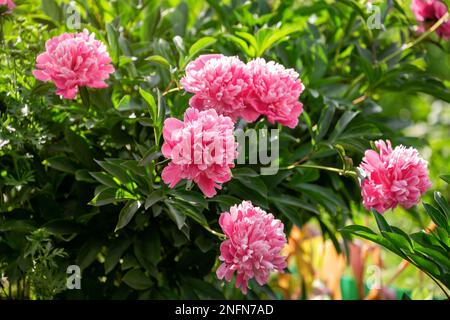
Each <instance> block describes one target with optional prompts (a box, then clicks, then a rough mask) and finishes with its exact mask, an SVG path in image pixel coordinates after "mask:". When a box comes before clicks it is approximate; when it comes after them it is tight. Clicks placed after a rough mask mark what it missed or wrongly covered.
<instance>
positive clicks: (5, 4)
mask: <svg viewBox="0 0 450 320" xmlns="http://www.w3.org/2000/svg"><path fill="white" fill-rule="evenodd" d="M15 7H16V4H15V3H14V1H12V0H0V14H10V13H11V12H12V11H13V9H14V8H15Z"/></svg>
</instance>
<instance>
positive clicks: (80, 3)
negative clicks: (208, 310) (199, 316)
mask: <svg viewBox="0 0 450 320" xmlns="http://www.w3.org/2000/svg"><path fill="white" fill-rule="evenodd" d="M447 5H448V3H446V2H445V1H438V0H432V1H429V0H428V1H426V0H413V1H402V0H388V1H366V0H358V1H356V0H355V1H350V0H340V1H333V0H314V1H294V0H287V1H265V0H262V1H240V0H233V1H225V2H221V1H216V0H205V1H198V0H170V1H159V0H139V1H138V0H133V1H130V0H128V1H127V0H117V1H107V0H96V1H91V0H77V1H70V2H69V1H60V0H42V1H31V0H30V1H28V0H23V1H11V0H6V1H1V0H0V8H1V9H0V12H1V13H0V66H1V77H0V115H1V118H0V119H1V120H0V121H1V131H0V191H1V197H0V276H1V282H0V286H1V287H0V289H1V291H0V298H18V299H28V298H33V299H34V298H36V299H51V298H64V299H75V298H83V299H179V298H182V299H223V298H227V299H232V298H243V297H246V298H249V299H263V298H277V297H280V295H279V294H278V291H277V286H276V284H275V281H273V280H274V279H275V278H276V277H277V274H279V273H283V272H290V271H291V270H290V266H289V264H288V261H286V256H285V253H284V251H283V248H284V247H285V244H286V242H287V238H288V236H289V233H290V230H291V229H292V228H293V226H298V227H302V226H304V225H306V224H307V223H316V224H317V225H318V226H319V228H320V231H321V233H322V236H323V238H324V239H329V240H330V241H331V242H332V243H333V245H334V247H335V250H336V252H338V253H344V254H347V255H348V254H349V250H348V248H349V244H350V243H351V242H352V241H355V239H356V238H364V239H367V240H369V241H371V242H374V243H376V244H377V245H379V246H381V247H383V248H385V249H387V250H389V251H390V252H393V253H394V254H396V255H398V256H399V257H401V258H403V259H405V260H406V261H407V262H408V263H410V264H412V265H414V266H416V267H417V268H418V269H420V270H422V271H423V272H424V273H425V274H426V275H428V276H429V277H430V278H431V279H432V280H433V281H434V282H435V284H436V286H438V287H439V288H440V289H441V290H442V291H443V292H444V293H445V294H446V295H447V297H449V292H450V291H449V290H450V256H449V253H450V237H449V233H450V222H449V221H450V206H449V204H448V201H447V198H448V196H449V187H448V185H447V184H446V182H447V183H449V182H450V178H449V176H448V175H446V173H448V172H450V167H449V165H448V163H450V162H449V161H450V156H449V152H448V142H449V140H448V124H449V123H448V119H447V120H446V119H445V116H444V115H445V113H444V112H445V111H444V110H443V108H440V109H439V108H437V107H436V108H435V109H433V110H431V107H430V106H434V105H436V103H438V104H439V105H441V106H442V105H443V106H446V107H447V108H448V103H450V91H449V83H450V82H449V81H450V78H449V74H450V73H449V70H450V62H449V59H448V58H449V51H450V45H449V42H448V39H449V38H450V21H448V18H449V13H448V9H447ZM424 101H425V102H424ZM417 106H418V107H417ZM419 109H420V110H422V109H423V110H429V111H427V112H425V113H426V114H425V115H424V114H423V111H420V110H419ZM405 110H406V111H405ZM412 113H413V115H412V116H411V114H412ZM428 113H429V114H430V115H428ZM432 115H434V116H433V117H434V118H433V119H434V120H433V122H432V124H430V125H429V126H432V129H430V130H428V131H426V134H424V135H423V136H422V137H420V136H414V135H411V136H409V135H408V128H411V125H412V124H413V123H414V122H419V121H422V120H423V119H426V120H427V119H428V120H429V119H431V118H432ZM440 115H442V116H440ZM427 117H428V118H427ZM430 121H431V120H430ZM446 121H447V122H446ZM239 130H240V131H239ZM236 132H241V133H242V134H243V139H237V138H236V136H237V133H236ZM269 132H270V134H269ZM409 132H411V130H410V131H409ZM430 132H432V133H433V134H429V133H430ZM264 140H269V142H267V141H264ZM427 140H429V141H430V140H431V141H432V142H433V144H432V145H431V147H427V145H429V141H427ZM274 141H275V142H276V143H275V142H274ZM446 148H447V149H446ZM418 150H421V151H423V150H428V152H424V153H423V154H422V152H419V151H418ZM430 150H431V155H430ZM268 154H271V156H270V158H269V159H270V163H269V162H268V161H262V160H261V159H262V155H268ZM258 159H259V161H258ZM268 166H270V167H271V168H275V170H270V171H264V170H265V169H267V167H268ZM440 175H441V178H442V179H439V176H440ZM430 188H432V189H434V193H433V192H430V191H429V190H430ZM438 189H441V192H439V191H438ZM431 194H434V197H433V199H434V200H433V201H434V202H435V204H428V203H430V201H431V200H430V199H431ZM422 198H426V202H423V203H420V202H421V201H422ZM427 202H428V203H427ZM396 208H397V209H396ZM402 208H403V209H402ZM395 210H408V212H410V213H411V216H412V217H416V219H417V220H418V221H419V222H420V228H419V230H415V231H414V232H410V231H411V230H403V229H402V228H401V227H396V226H394V225H393V224H392V223H389V222H388V221H389V216H390V215H395V214H396V213H395V212H396V211H395ZM362 217H371V218H373V219H374V221H376V224H377V226H378V229H379V232H380V233H376V232H375V231H373V230H372V229H371V228H369V227H368V226H367V225H365V224H363V223H362ZM411 219H413V218H411ZM426 226H429V227H428V228H426ZM421 229H422V230H424V231H420V230H421ZM73 265H75V266H78V267H79V268H80V270H81V290H76V289H73V290H70V289H69V288H68V287H67V286H66V278H67V274H66V270H67V268H68V266H73ZM223 280H226V281H227V282H232V284H228V283H226V282H225V281H223Z"/></svg>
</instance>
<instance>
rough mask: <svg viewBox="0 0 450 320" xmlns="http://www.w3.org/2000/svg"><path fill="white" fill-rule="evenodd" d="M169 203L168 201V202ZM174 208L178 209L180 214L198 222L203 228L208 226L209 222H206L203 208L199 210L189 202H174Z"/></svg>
mask: <svg viewBox="0 0 450 320" xmlns="http://www.w3.org/2000/svg"><path fill="white" fill-rule="evenodd" d="M166 202H168V201H166ZM171 204H172V205H173V206H175V207H176V208H178V209H179V210H180V212H181V213H182V214H184V215H186V216H188V217H190V218H192V219H194V221H196V222H197V223H199V224H200V225H202V226H206V227H207V226H208V221H206V218H205V216H204V215H203V213H202V211H203V209H202V208H197V207H195V206H193V205H191V204H189V203H187V202H181V201H173V202H171Z"/></svg>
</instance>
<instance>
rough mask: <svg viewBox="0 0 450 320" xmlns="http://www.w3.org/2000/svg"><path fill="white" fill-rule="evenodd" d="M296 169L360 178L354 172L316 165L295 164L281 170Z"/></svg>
mask: <svg viewBox="0 0 450 320" xmlns="http://www.w3.org/2000/svg"><path fill="white" fill-rule="evenodd" d="M294 168H306V169H319V170H325V171H330V172H335V173H338V174H339V175H342V176H349V177H354V178H357V177H358V174H357V173H356V172H355V171H352V170H345V169H339V168H333V167H325V166H319V165H315V164H295V163H294V164H292V165H290V166H288V167H285V168H281V170H291V169H294Z"/></svg>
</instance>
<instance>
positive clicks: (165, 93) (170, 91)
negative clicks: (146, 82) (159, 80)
mask: <svg viewBox="0 0 450 320" xmlns="http://www.w3.org/2000/svg"><path fill="white" fill-rule="evenodd" d="M181 89H183V88H182V87H176V88H172V89H169V90H166V91H164V92H163V94H162V95H163V96H165V95H167V94H169V93H172V92H176V91H180V90H181Z"/></svg>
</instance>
